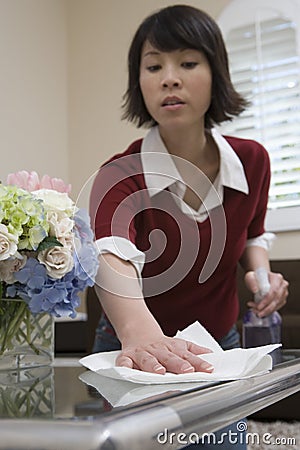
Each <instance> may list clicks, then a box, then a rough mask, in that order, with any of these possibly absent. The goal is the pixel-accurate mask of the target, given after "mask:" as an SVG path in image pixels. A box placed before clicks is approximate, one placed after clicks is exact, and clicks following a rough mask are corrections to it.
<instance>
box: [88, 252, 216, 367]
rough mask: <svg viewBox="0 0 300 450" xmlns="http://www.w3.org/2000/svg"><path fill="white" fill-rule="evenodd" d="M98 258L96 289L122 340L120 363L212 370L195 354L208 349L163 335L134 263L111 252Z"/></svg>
mask: <svg viewBox="0 0 300 450" xmlns="http://www.w3.org/2000/svg"><path fill="white" fill-rule="evenodd" d="M99 258H100V266H99V270H98V275H97V278H96V286H95V289H96V292H97V295H98V297H99V299H100V301H101V305H102V307H103V309H104V311H105V313H106V314H107V316H108V318H109V320H110V321H111V323H112V325H113V327H114V329H115V331H116V333H117V336H118V338H119V340H120V341H121V343H122V352H121V354H120V356H119V357H118V359H117V364H118V365H120V366H126V367H131V368H136V369H140V370H144V371H147V372H153V373H165V372H166V371H168V372H173V373H188V372H194V371H202V372H211V371H212V370H213V368H212V366H211V365H210V364H208V363H206V362H205V361H203V360H201V359H200V358H199V357H197V356H196V355H199V354H203V353H208V352H209V350H208V349H206V348H204V347H200V346H198V345H196V344H193V343H191V342H186V341H184V340H182V339H177V338H171V337H168V336H165V335H164V333H163V332H162V330H161V328H160V326H159V324H158V323H157V321H156V320H155V318H154V317H153V315H152V314H151V313H150V311H149V309H148V308H147V305H146V303H145V301H144V298H143V294H142V290H141V287H140V284H139V281H138V278H137V274H136V270H135V268H134V266H133V265H132V264H131V263H130V262H128V261H124V260H122V259H121V258H119V257H117V256H115V255H113V254H110V253H107V254H103V255H101V256H100V257H99Z"/></svg>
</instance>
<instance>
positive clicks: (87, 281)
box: [6, 210, 98, 317]
mask: <svg viewBox="0 0 300 450" xmlns="http://www.w3.org/2000/svg"><path fill="white" fill-rule="evenodd" d="M74 221H75V229H74V234H75V237H77V238H78V239H79V240H80V246H79V248H78V249H76V250H75V251H74V266H73V268H72V270H71V271H70V272H68V273H67V274H66V275H65V276H63V277H62V278H61V279H53V278H51V277H50V276H49V275H48V274H47V271H46V268H45V266H44V265H43V264H41V263H40V262H39V261H38V260H37V259H35V258H34V257H29V258H28V259H27V261H26V264H25V266H24V267H23V268H22V269H20V270H19V271H18V272H16V273H15V279H16V280H17V281H16V282H15V283H14V284H11V285H8V286H7V289H6V294H7V296H8V297H12V298H15V297H19V298H22V299H23V300H25V301H26V302H27V303H28V306H29V309H30V310H31V311H32V313H41V312H46V313H49V314H52V315H54V316H56V317H62V316H70V317H75V316H76V308H78V306H79V305H80V297H79V293H80V292H82V291H84V289H85V288H86V287H88V286H93V285H94V280H95V276H96V273H97V270H98V254H97V250H96V247H95V244H94V242H93V238H94V235H93V232H92V230H91V227H90V219H89V216H88V214H87V212H85V211H84V210H78V212H77V213H76V214H75V217H74Z"/></svg>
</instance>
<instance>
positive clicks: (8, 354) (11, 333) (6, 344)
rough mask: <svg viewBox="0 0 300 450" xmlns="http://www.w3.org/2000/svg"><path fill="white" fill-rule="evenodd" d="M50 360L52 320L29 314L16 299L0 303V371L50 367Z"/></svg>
mask: <svg viewBox="0 0 300 450" xmlns="http://www.w3.org/2000/svg"><path fill="white" fill-rule="evenodd" d="M53 359H54V318H53V316H51V315H50V314H48V313H40V314H33V313H31V311H30V310H29V308H28V305H27V303H26V302H25V301H23V300H20V299H0V371H1V370H15V369H24V368H29V367H39V366H44V365H50V364H51V363H52V362H53Z"/></svg>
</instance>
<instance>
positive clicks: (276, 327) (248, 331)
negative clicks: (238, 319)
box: [243, 267, 282, 364]
mask: <svg viewBox="0 0 300 450" xmlns="http://www.w3.org/2000/svg"><path fill="white" fill-rule="evenodd" d="M255 277H256V280H257V284H258V288H259V290H258V292H257V293H256V294H255V295H254V301H255V303H259V302H260V301H261V300H262V299H263V297H264V296H265V295H266V294H267V293H268V292H269V289H270V283H269V278H268V271H267V269H265V268H264V267H260V268H258V269H256V270H255ZM281 323H282V319H281V316H280V314H279V313H278V312H277V311H275V312H273V313H272V314H270V315H269V316H266V317H258V316H257V315H256V314H255V313H254V312H253V311H251V310H249V311H247V312H246V314H245V315H244V318H243V347H244V348H249V347H259V346H261V345H267V344H279V343H280V342H281ZM271 356H272V359H273V364H276V363H278V362H280V361H281V350H280V348H278V349H276V350H274V351H273V352H272V353H271Z"/></svg>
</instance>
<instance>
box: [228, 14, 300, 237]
mask: <svg viewBox="0 0 300 450" xmlns="http://www.w3.org/2000/svg"><path fill="white" fill-rule="evenodd" d="M231 24H232V25H231V26H230V27H229V29H227V33H226V36H224V38H225V42H226V46H227V50H228V54H229V61H230V71H231V77H232V81H233V83H234V85H235V87H236V89H237V91H238V92H240V93H241V94H242V95H243V96H245V97H246V98H247V99H248V100H249V101H250V103H251V106H250V107H249V108H248V109H247V110H246V111H245V112H244V113H243V114H241V115H240V116H239V117H238V118H235V119H234V120H233V121H232V122H226V123H225V124H222V126H221V132H222V133H223V134H229V135H234V136H239V137H243V138H250V139H255V140H257V141H259V142H261V143H262V144H263V145H264V146H265V147H266V149H267V150H268V152H269V155H270V160H271V171H272V176H271V186H270V193H269V204H268V208H269V221H267V222H269V226H268V228H269V229H273V230H274V231H275V230H283V229H295V228H297V229H299V228H300V58H299V43H298V33H297V24H296V22H295V21H294V20H292V19H290V18H287V17H282V16H280V15H275V16H274V10H272V14H270V18H268V15H267V14H266V11H265V10H264V14H259V13H258V12H257V11H256V14H255V16H254V17H253V20H252V21H250V22H249V23H245V22H243V23H242V24H239V23H238V21H237V20H232V21H231ZM273 212H274V214H273ZM290 212H292V215H290ZM278 214H279V215H283V216H284V220H278V219H277V218H278Z"/></svg>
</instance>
